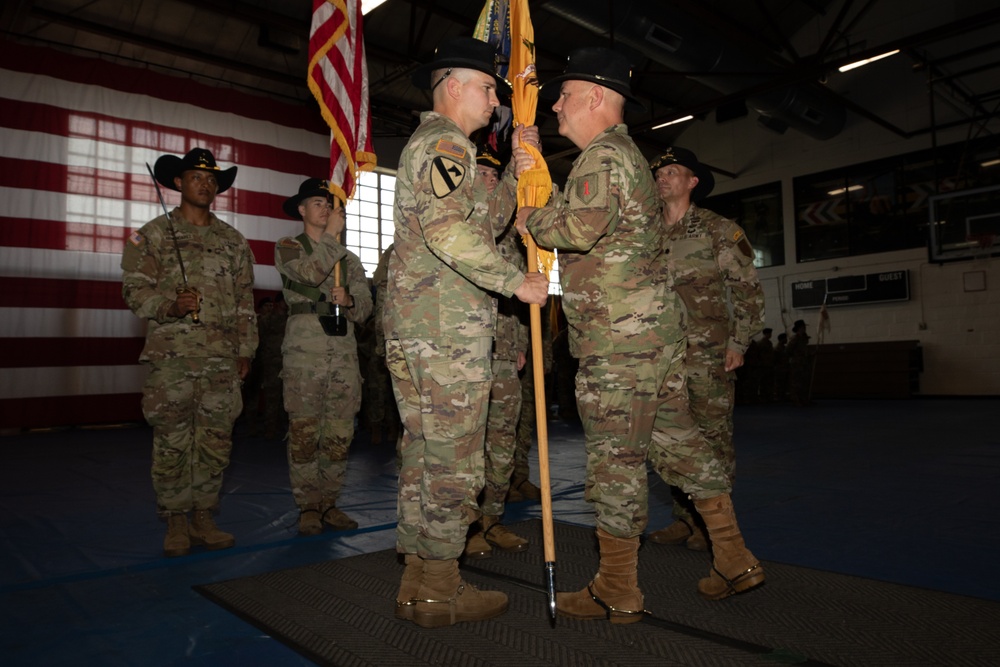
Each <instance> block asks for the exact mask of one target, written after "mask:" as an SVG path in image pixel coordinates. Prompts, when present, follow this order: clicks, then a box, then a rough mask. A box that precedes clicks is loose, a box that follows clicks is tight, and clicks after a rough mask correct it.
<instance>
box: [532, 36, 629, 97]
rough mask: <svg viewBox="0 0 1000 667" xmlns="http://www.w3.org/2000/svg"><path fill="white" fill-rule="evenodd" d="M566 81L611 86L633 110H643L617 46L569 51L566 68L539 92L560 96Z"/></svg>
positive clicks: (627, 65) (626, 63) (591, 47)
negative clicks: (563, 83)
mask: <svg viewBox="0 0 1000 667" xmlns="http://www.w3.org/2000/svg"><path fill="white" fill-rule="evenodd" d="M563 81H590V82H591V83H596V84H598V85H601V86H604V87H605V88H610V89H611V90H613V91H615V92H616V93H620V94H621V95H622V96H624V97H625V100H626V101H627V103H628V104H627V106H628V109H629V110H630V111H644V110H645V109H646V107H645V106H643V104H642V102H640V101H639V100H637V99H636V98H635V97H633V95H632V68H631V67H630V66H629V63H628V59H626V58H625V56H623V55H622V54H620V53H618V52H617V51H615V50H614V49H608V48H605V47H603V46H588V47H585V48H582V49H576V50H575V51H572V52H570V54H569V57H568V58H567V59H566V69H565V70H563V73H562V74H560V75H559V76H557V77H555V78H554V79H550V80H549V81H546V82H545V84H544V85H543V86H542V88H541V91H540V92H539V94H540V95H541V96H542V97H544V98H546V99H550V100H554V99H555V98H557V97H559V88H560V85H561V84H562V82H563Z"/></svg>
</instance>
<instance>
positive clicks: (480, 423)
mask: <svg viewBox="0 0 1000 667" xmlns="http://www.w3.org/2000/svg"><path fill="white" fill-rule="evenodd" d="M495 57H496V54H495V51H494V49H493V47H491V46H490V45H488V44H487V43H485V42H481V41H479V40H476V39H473V38H466V37H459V38H452V39H449V40H447V41H445V42H443V43H442V44H441V46H440V47H439V48H438V50H437V52H436V53H435V54H434V58H433V61H432V62H430V63H429V64H425V65H423V66H421V67H419V68H417V69H416V70H415V71H414V74H413V83H414V85H416V86H418V87H420V88H425V89H429V90H430V91H431V95H432V97H433V100H434V110H433V111H430V112H425V113H423V114H422V115H421V119H420V121H421V122H420V126H419V127H418V128H417V130H416V132H414V134H413V136H412V137H411V138H410V141H409V143H407V145H406V147H405V148H404V149H403V152H402V158H401V159H400V164H399V170H398V172H397V177H396V197H395V209H394V221H395V227H396V232H395V237H394V244H393V252H392V255H391V257H390V258H389V278H388V285H387V300H386V305H385V314H384V322H383V326H384V328H385V338H386V364H387V366H388V368H389V373H390V375H391V376H392V384H393V392H394V394H395V396H396V402H397V404H398V405H399V414H400V418H401V419H402V422H403V436H402V439H401V442H400V459H401V460H400V472H399V501H398V510H397V511H398V524H397V529H396V549H397V551H399V552H400V553H402V554H404V561H405V563H406V568H405V570H404V571H403V575H402V581H401V583H400V588H399V592H398V593H397V596H396V615H397V617H399V618H404V619H411V620H413V622H415V623H416V624H417V625H420V626H422V627H428V628H433V627H441V626H445V625H452V624H454V623H457V622H462V621H477V620H483V619H487V618H492V617H493V616H496V615H498V614H501V613H503V612H504V611H505V610H506V609H507V596H506V595H504V594H503V593H500V592H497V591H479V590H477V589H476V588H475V587H473V586H471V585H469V584H466V583H465V582H463V581H462V578H461V575H460V573H459V569H458V557H459V556H461V555H462V551H463V549H464V548H465V538H466V533H467V531H468V527H469V524H470V522H471V521H473V520H474V519H475V518H476V517H477V516H478V514H479V506H478V504H477V502H476V501H477V497H478V496H479V492H480V491H481V490H482V488H483V484H484V479H483V475H484V473H483V465H484V464H483V442H484V437H485V431H486V413H487V407H488V403H489V392H490V379H491V378H490V353H491V349H492V344H493V331H494V327H495V319H496V315H495V306H494V304H493V299H492V298H491V297H490V292H495V293H497V294H501V295H503V296H506V297H509V296H511V295H512V294H513V295H514V296H517V297H518V298H519V299H520V300H522V301H526V302H528V303H537V304H543V303H545V301H546V298H547V296H548V282H547V281H546V279H545V277H544V276H543V275H541V274H538V273H532V274H527V275H526V274H525V273H524V272H523V271H521V269H519V268H518V267H517V266H515V265H513V264H511V263H510V262H507V261H506V260H504V259H503V257H502V256H501V255H500V253H499V252H498V251H497V249H496V241H495V238H496V237H497V236H499V234H500V233H501V232H502V231H503V229H504V227H505V226H506V225H507V224H508V222H509V220H510V216H511V214H512V213H513V211H514V207H515V205H516V200H515V196H514V191H515V179H516V176H517V175H519V174H520V172H521V171H522V170H523V169H525V168H527V167H529V166H531V164H532V163H533V160H531V158H530V156H529V157H528V158H527V160H525V159H523V158H522V159H521V160H519V161H517V164H513V163H512V165H508V168H507V170H506V172H505V173H504V176H503V179H502V181H501V183H500V187H498V188H497V191H496V193H494V195H493V196H489V195H487V192H486V188H485V187H484V186H483V184H482V183H481V182H478V179H476V177H475V175H476V166H475V161H474V160H475V152H476V149H475V145H474V144H473V143H472V141H471V140H470V139H469V136H470V135H471V134H472V132H474V131H475V130H477V129H479V128H481V127H485V126H486V125H487V124H488V123H489V121H490V118H491V116H492V115H493V111H494V110H495V109H496V107H497V106H498V105H499V101H498V100H497V96H496V88H497V86H498V85H503V86H506V85H507V84H506V82H505V81H504V80H503V79H500V78H499V77H497V75H496V73H495V72H496V70H495V64H494V63H495ZM515 131H517V132H523V134H524V136H525V140H526V141H535V142H537V138H538V130H537V128H523V129H522V128H517V129H516V130H515ZM517 141H518V139H517V138H515V145H517ZM522 153H523V151H522Z"/></svg>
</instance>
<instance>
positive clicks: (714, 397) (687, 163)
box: [649, 147, 764, 551]
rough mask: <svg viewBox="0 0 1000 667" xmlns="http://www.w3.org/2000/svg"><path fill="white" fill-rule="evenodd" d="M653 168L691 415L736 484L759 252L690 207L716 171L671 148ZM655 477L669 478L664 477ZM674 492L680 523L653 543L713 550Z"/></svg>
mask: <svg viewBox="0 0 1000 667" xmlns="http://www.w3.org/2000/svg"><path fill="white" fill-rule="evenodd" d="M650 167H651V170H652V173H653V176H654V178H655V179H656V187H657V191H658V192H659V195H660V200H661V201H662V202H663V218H662V220H663V224H664V225H665V229H666V230H667V248H668V251H669V253H668V255H667V268H668V270H669V272H670V277H671V278H672V279H673V284H674V290H675V291H676V292H677V295H678V296H679V297H680V299H681V302H682V303H683V305H684V308H685V310H686V317H685V320H684V321H685V325H684V334H685V337H686V339H687V349H686V353H685V355H684V365H685V366H686V367H687V391H688V401H689V405H690V410H691V415H692V416H693V417H694V420H695V422H696V423H697V424H698V428H699V429H700V430H701V433H702V435H703V436H704V437H705V439H706V440H707V441H708V443H709V444H710V445H711V446H712V451H713V452H714V453H715V456H716V457H718V459H719V460H720V461H722V462H723V466H724V468H725V471H726V474H727V475H728V476H729V479H730V483H732V479H733V474H734V471H735V465H736V456H735V453H734V451H733V405H734V398H735V385H734V382H735V371H736V369H737V368H739V367H740V366H742V365H743V361H744V360H743V354H744V352H746V350H747V346H748V345H749V344H750V339H751V338H752V337H753V336H754V335H755V334H756V333H757V332H758V331H759V330H760V328H761V327H762V326H763V325H764V292H763V290H761V287H760V281H759V280H758V279H757V269H756V268H755V267H754V265H753V259H754V254H753V247H751V245H750V242H749V241H748V240H747V237H746V234H745V233H744V232H743V229H741V228H740V226H739V225H737V224H736V223H735V222H732V221H731V220H727V219H725V218H723V217H722V216H720V215H718V214H716V213H713V212H712V211H709V210H708V209H703V208H699V207H698V206H696V205H694V204H692V203H691V201H692V200H694V201H701V200H702V199H703V198H704V197H707V196H708V195H709V193H710V192H711V191H712V188H713V187H714V185H715V179H714V177H713V176H712V172H711V171H710V170H709V169H708V168H707V167H705V165H703V164H701V163H700V162H698V159H697V157H696V156H695V154H694V153H692V152H691V151H689V150H687V149H684V148H679V147H673V148H668V149H667V151H666V152H665V153H664V154H663V155H661V156H660V157H658V158H656V159H655V160H653V162H652V164H651V165H650ZM727 294H728V296H727ZM657 472H659V473H660V475H661V476H662V477H663V478H664V479H666V477H667V471H666V470H658V471H657ZM671 493H672V494H673V496H674V504H673V517H674V522H673V523H672V524H670V525H669V526H668V527H667V528H663V529H661V530H658V531H656V532H654V533H651V534H650V536H649V539H650V540H652V541H653V542H658V543H660V544H683V543H686V544H687V548H688V549H693V550H695V551H707V550H708V536H707V535H706V534H705V531H704V522H702V521H701V519H700V518H698V517H697V516H696V515H697V513H696V512H694V507H693V505H692V503H691V501H690V499H689V498H688V497H687V496H686V495H685V494H684V493H683V492H682V491H681V490H680V489H678V488H677V487H675V486H672V487H671Z"/></svg>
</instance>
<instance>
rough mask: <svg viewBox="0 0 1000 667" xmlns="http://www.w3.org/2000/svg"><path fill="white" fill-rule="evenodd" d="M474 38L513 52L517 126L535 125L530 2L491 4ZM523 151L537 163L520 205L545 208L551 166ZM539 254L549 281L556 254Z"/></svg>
mask: <svg viewBox="0 0 1000 667" xmlns="http://www.w3.org/2000/svg"><path fill="white" fill-rule="evenodd" d="M473 37H475V38H476V39H480V40H482V41H484V42H490V43H495V44H497V46H498V52H500V53H506V52H507V50H508V49H509V52H510V55H509V58H510V61H509V66H508V69H507V79H508V80H509V81H510V84H511V88H513V91H514V92H513V95H512V102H513V107H514V109H513V111H514V126H515V127H516V126H517V125H525V126H527V125H532V124H534V122H535V111H536V109H537V106H538V76H537V74H536V72H535V29H534V28H533V27H532V25H531V15H530V13H529V12H528V2H527V0H487V2H486V4H485V5H484V6H483V11H482V13H480V15H479V20H478V21H477V22H476V29H475V32H474V33H473ZM521 147H522V148H524V149H525V150H527V151H528V153H530V154H531V157H533V158H534V159H535V166H534V167H532V168H531V169H528V170H527V171H525V172H524V173H522V174H521V177H520V178H519V179H518V182H517V204H518V206H537V207H540V206H545V204H546V203H547V202H548V201H549V197H550V196H551V195H552V177H551V176H550V175H549V166H548V164H546V163H545V158H543V157H542V154H541V153H540V152H539V151H538V150H537V149H536V148H535V147H534V146H531V145H529V144H522V145H521ZM523 240H524V242H525V244H526V245H528V247H529V248H530V247H531V246H532V245H533V244H534V242H533V241H532V240H531V239H530V237H525V238H524V239H523ZM536 252H537V267H535V268H536V269H537V270H538V271H539V272H541V273H544V274H545V277H546V278H548V277H549V275H550V273H551V271H552V266H553V265H554V264H555V253H554V252H552V251H551V250H545V249H544V248H537V247H536ZM529 254H530V253H529Z"/></svg>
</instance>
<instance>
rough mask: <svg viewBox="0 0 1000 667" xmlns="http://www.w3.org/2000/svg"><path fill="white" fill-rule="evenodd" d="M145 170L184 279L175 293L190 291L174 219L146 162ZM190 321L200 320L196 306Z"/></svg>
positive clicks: (196, 322)
mask: <svg viewBox="0 0 1000 667" xmlns="http://www.w3.org/2000/svg"><path fill="white" fill-rule="evenodd" d="M146 171H148V172H149V177H150V178H151V179H153V187H155V188H156V196H157V197H158V198H159V200H160V206H162V207H163V215H165V216H166V218H167V227H169V228H170V238H172V239H173V240H174V250H175V251H176V252H177V264H178V265H179V266H180V267H181V280H183V281H184V287H183V288H179V289H178V290H177V293H178V294H181V293H182V292H191V291H193V290H191V288H190V287H188V277H187V271H186V270H185V269H184V258H183V257H182V256H181V246H180V244H178V243H177V231H176V230H175V229H174V220H173V218H171V217H170V211H168V210H167V203H166V202H165V201H163V193H162V192H161V191H160V184H159V183H158V182H157V180H156V176H155V175H154V174H153V168H152V167H150V166H149V163H148V162H147V163H146ZM195 294H197V292H195ZM191 321H192V322H194V323H195V324H198V323H199V322H201V320H200V319H199V318H198V309H197V308H195V310H193V311H192V312H191Z"/></svg>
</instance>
